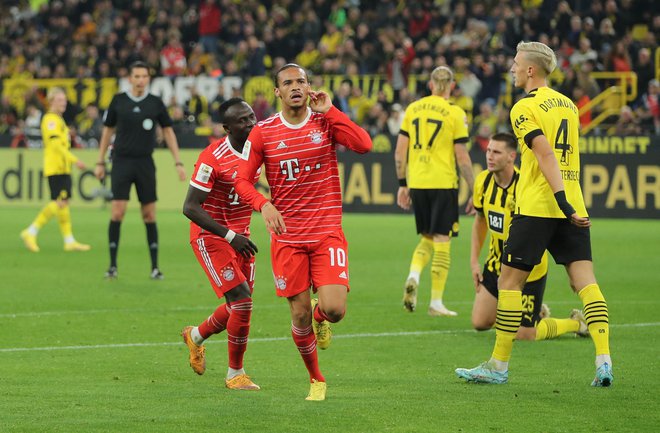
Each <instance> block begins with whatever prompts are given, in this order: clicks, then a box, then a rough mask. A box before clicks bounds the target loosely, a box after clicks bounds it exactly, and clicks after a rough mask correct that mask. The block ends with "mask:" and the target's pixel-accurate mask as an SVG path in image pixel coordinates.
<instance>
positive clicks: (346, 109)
mask: <svg viewBox="0 0 660 433" xmlns="http://www.w3.org/2000/svg"><path fill="white" fill-rule="evenodd" d="M352 91H353V82H352V81H351V80H342V82H341V84H340V85H339V88H338V89H337V90H336V91H335V96H334V98H332V105H334V106H335V107H337V108H338V109H339V111H341V112H342V113H345V114H346V115H347V116H348V117H350V118H351V120H353V119H355V112H354V111H353V109H352V107H351V104H350V100H349V98H350V97H351V93H352ZM398 132H399V131H397V134H398Z"/></svg>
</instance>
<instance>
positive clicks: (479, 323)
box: [472, 317, 495, 331]
mask: <svg viewBox="0 0 660 433" xmlns="http://www.w3.org/2000/svg"><path fill="white" fill-rule="evenodd" d="M494 324H495V322H494V321H493V322H491V321H488V320H484V319H481V318H476V317H473V318H472V327H473V328H474V329H475V330H476V331H488V330H489V329H491V328H492V327H493V325H494Z"/></svg>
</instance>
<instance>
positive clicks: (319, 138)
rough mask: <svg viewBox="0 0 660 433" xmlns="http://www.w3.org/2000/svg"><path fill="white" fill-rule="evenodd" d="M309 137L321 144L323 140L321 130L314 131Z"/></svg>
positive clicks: (315, 142)
mask: <svg viewBox="0 0 660 433" xmlns="http://www.w3.org/2000/svg"><path fill="white" fill-rule="evenodd" d="M309 138H310V139H311V140H312V143H314V144H321V142H322V141H323V136H322V135H321V133H320V132H319V131H313V132H311V133H310V134H309Z"/></svg>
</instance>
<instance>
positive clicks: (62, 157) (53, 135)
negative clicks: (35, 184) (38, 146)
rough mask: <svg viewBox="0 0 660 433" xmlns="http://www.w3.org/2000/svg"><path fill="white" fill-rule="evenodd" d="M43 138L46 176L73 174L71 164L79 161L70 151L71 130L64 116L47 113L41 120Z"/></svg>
mask: <svg viewBox="0 0 660 433" xmlns="http://www.w3.org/2000/svg"><path fill="white" fill-rule="evenodd" d="M41 137H42V139H43V142H44V176H53V175H56V174H71V164H73V163H75V162H76V161H78V158H76V157H75V156H74V155H73V154H72V153H71V151H70V150H69V149H71V140H70V138H69V128H68V127H67V126H66V123H64V119H63V118H62V116H60V115H59V114H56V113H50V112H49V113H46V114H44V117H43V118H42V119H41Z"/></svg>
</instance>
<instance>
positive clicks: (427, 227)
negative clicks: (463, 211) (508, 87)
mask: <svg viewBox="0 0 660 433" xmlns="http://www.w3.org/2000/svg"><path fill="white" fill-rule="evenodd" d="M410 198H411V199H412V204H413V210H414V211H415V223H416V224H417V233H418V234H427V235H447V236H454V237H456V236H458V190H457V189H413V188H411V189H410Z"/></svg>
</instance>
